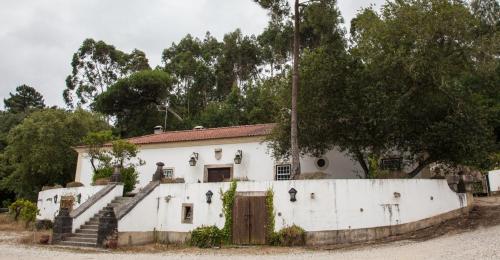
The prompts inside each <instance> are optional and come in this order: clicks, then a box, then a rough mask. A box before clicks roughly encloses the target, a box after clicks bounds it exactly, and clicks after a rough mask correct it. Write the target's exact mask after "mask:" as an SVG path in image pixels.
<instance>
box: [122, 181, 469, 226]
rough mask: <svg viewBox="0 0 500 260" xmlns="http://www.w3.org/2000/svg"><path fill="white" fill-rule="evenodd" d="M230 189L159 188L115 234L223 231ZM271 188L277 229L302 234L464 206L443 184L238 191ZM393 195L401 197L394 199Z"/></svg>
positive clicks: (283, 184) (315, 184) (269, 184)
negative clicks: (189, 214) (186, 206)
mask: <svg viewBox="0 0 500 260" xmlns="http://www.w3.org/2000/svg"><path fill="white" fill-rule="evenodd" d="M229 186H230V183H194V184H162V185H160V187H159V188H157V189H156V190H155V191H154V192H152V193H151V194H150V195H149V196H148V197H146V198H145V199H144V200H143V201H142V202H140V203H139V205H138V206H137V207H136V208H135V209H134V210H133V211H131V212H130V213H129V215H127V216H125V217H124V218H123V220H122V221H120V222H119V227H118V230H119V231H120V232H133V231H152V230H153V229H156V230H159V231H173V232H188V231H191V230H193V229H194V228H196V227H199V226H202V225H205V226H206V225H216V226H218V227H220V228H221V227H223V225H224V216H223V215H222V201H221V197H220V196H221V194H220V191H221V190H223V191H226V190H227V189H229ZM292 187H293V188H295V189H296V190H297V191H298V193H297V201H296V202H290V195H289V194H288V191H289V190H290V188H292ZM269 188H272V189H273V191H274V208H275V224H276V226H275V228H276V230H279V229H281V228H283V227H285V226H289V225H292V224H296V225H299V226H301V227H302V228H304V229H305V230H306V231H324V230H345V229H360V228H370V227H380V226H390V225H397V224H404V223H410V222H414V221H418V220H422V219H425V218H429V217H433V216H436V215H439V214H443V213H446V212H450V211H453V210H456V209H459V208H462V207H466V206H467V198H466V195H465V194H457V193H455V192H453V191H452V190H450V189H449V187H448V184H447V182H446V180H426V179H414V180H408V179H397V180H352V179H351V180H300V181H299V180H298V181H264V182H238V187H237V191H238V192H244V191H267V190H268V189H269ZM208 190H211V191H212V192H213V193H214V195H213V197H212V203H211V204H208V203H206V196H205V193H206V192H207V191H208ZM395 192H397V193H399V194H400V197H397V196H395V195H394V193H395ZM311 193H314V196H312V195H311ZM167 197H169V198H170V199H169V200H168V202H167V201H166V199H165V198H167ZM183 203H192V204H193V216H194V217H193V223H192V224H183V223H181V214H182V204H183ZM151 209H154V210H151ZM361 209H362V210H361ZM145 210H147V211H145ZM155 212H156V213H155Z"/></svg>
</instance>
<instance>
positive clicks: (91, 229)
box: [59, 197, 132, 247]
mask: <svg viewBox="0 0 500 260" xmlns="http://www.w3.org/2000/svg"><path fill="white" fill-rule="evenodd" d="M131 199H132V198H131V197H116V198H115V199H114V200H113V201H111V203H109V204H108V205H107V206H106V207H112V208H113V209H115V211H116V209H117V208H119V207H121V206H123V205H125V204H127V202H128V201H130V200H131ZM106 207H105V208H106ZM105 208H103V209H101V210H100V211H99V212H98V213H97V214H95V215H94V216H93V217H91V218H90V219H89V220H87V221H86V222H85V224H83V225H81V226H80V228H78V229H77V230H76V231H75V233H72V234H71V235H70V236H68V237H65V238H64V239H63V240H62V241H61V242H60V243H59V244H60V245H65V246H81V247H98V245H97V232H98V230H99V218H100V217H101V216H102V215H103V213H104V212H105Z"/></svg>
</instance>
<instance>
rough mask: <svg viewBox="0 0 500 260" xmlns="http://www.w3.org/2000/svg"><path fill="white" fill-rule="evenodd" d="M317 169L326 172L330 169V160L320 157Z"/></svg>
mask: <svg viewBox="0 0 500 260" xmlns="http://www.w3.org/2000/svg"><path fill="white" fill-rule="evenodd" d="M316 168H318V169H319V170H324V169H326V168H328V159H326V158H325V157H320V158H317V159H316Z"/></svg>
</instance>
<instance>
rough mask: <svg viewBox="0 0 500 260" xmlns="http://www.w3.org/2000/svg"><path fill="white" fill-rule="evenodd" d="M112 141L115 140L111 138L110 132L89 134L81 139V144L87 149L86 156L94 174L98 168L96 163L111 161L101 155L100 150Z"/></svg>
mask: <svg viewBox="0 0 500 260" xmlns="http://www.w3.org/2000/svg"><path fill="white" fill-rule="evenodd" d="M114 139H115V138H114V137H113V132H112V131H111V130H105V131H99V132H90V133H88V134H87V136H85V137H84V138H83V144H84V145H85V146H86V148H87V155H88V157H89V160H90V165H91V166H92V169H93V170H94V172H96V171H97V169H98V168H99V165H97V162H98V161H103V162H109V161H111V158H109V157H107V156H106V155H105V154H103V153H102V148H103V147H104V145H105V144H106V143H108V142H110V141H112V140H114Z"/></svg>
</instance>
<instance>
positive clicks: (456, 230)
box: [0, 197, 500, 260]
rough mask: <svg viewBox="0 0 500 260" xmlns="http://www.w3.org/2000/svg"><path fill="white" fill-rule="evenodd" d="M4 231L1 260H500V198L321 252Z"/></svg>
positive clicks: (0, 229)
mask: <svg viewBox="0 0 500 260" xmlns="http://www.w3.org/2000/svg"><path fill="white" fill-rule="evenodd" d="M4 227H5V226H3V225H2V224H0V259H27V260H31V259H33V260H35V259H36V260H43V259H66V260H67V259H71V260H79V259H120V260H128V259H212V258H213V259H230V260H240V259H255V258H257V257H258V258H259V259H262V260H264V259H305V258H313V257H314V259H315V260H317V259H451V258H457V259H500V197H489V198H476V200H475V206H474V208H473V209H472V211H471V212H470V214H469V215H468V216H465V217H461V218H457V219H453V220H450V221H447V222H445V223H442V224H440V225H437V226H434V227H430V228H427V229H424V230H420V231H417V232H414V233H410V234H406V235H403V236H395V237H390V238H388V239H384V240H381V241H376V242H372V243H363V244H355V245H349V246H330V247H321V248H283V247H238V248H223V249H208V250H207V249H203V250H202V249H197V248H186V247H171V246H167V245H148V246H143V247H134V248H122V249H119V250H115V251H107V250H100V249H97V250H88V249H74V248H63V247H55V246H42V245H36V244H30V242H31V241H33V233H31V232H26V231H19V230H5V229H3V228H4ZM30 238H31V239H30ZM30 240H31V241H30ZM21 241H22V243H21ZM26 243H28V244H26Z"/></svg>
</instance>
